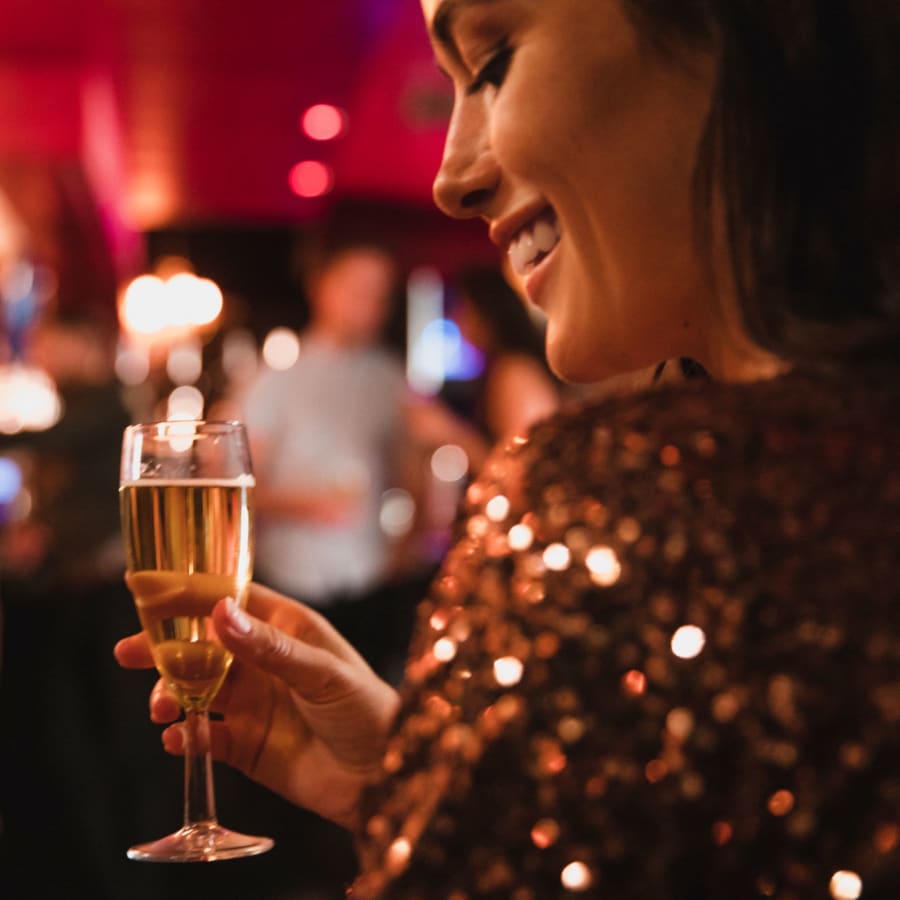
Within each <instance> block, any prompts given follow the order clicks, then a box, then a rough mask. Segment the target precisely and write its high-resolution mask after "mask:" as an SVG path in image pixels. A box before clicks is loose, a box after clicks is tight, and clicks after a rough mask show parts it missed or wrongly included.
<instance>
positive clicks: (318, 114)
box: [301, 103, 345, 141]
mask: <svg viewBox="0 0 900 900" xmlns="http://www.w3.org/2000/svg"><path fill="white" fill-rule="evenodd" d="M344 124H345V119H344V114H343V112H341V110H339V109H338V108H337V107H336V106H332V105H331V104H330V103H317V104H316V105H315V106H311V107H310V108H309V109H308V110H306V112H305V113H303V118H302V119H301V125H302V127H303V133H304V134H305V135H306V136H307V137H308V138H312V139H313V140H314V141H330V140H333V139H334V138H336V137H338V136H339V135H340V134H342V133H343V131H344Z"/></svg>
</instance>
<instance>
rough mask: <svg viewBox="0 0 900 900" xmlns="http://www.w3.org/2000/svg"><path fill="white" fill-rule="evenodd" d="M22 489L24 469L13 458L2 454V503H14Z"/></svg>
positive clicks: (0, 460) (0, 472)
mask: <svg viewBox="0 0 900 900" xmlns="http://www.w3.org/2000/svg"><path fill="white" fill-rule="evenodd" d="M21 489H22V470H21V469H20V468H19V467H18V466H17V465H16V463H14V462H13V461H12V460H11V459H9V458H8V457H5V456H0V503H3V504H6V503H12V501H13V500H15V499H16V497H17V496H18V493H19V491H20V490H21Z"/></svg>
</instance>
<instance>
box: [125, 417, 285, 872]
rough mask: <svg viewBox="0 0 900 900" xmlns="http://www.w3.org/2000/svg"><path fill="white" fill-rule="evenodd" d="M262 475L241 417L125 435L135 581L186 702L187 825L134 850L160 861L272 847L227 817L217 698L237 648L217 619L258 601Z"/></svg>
mask: <svg viewBox="0 0 900 900" xmlns="http://www.w3.org/2000/svg"><path fill="white" fill-rule="evenodd" d="M253 485H254V480H253V472H252V469H251V465H250V451H249V445H248V442H247V434H246V430H245V429H244V426H243V425H242V424H241V423H239V422H200V421H196V422H185V421H171V422H156V423H152V424H142V425H132V426H130V427H128V428H126V429H125V434H124V438H123V441H122V468H121V477H120V482H119V499H120V505H121V512H122V532H123V537H124V540H125V553H126V563H127V571H126V575H125V578H126V581H127V583H128V587H129V588H130V590H131V592H132V594H133V595H134V602H135V606H136V607H137V612H138V616H139V617H140V620H141V625H142V627H143V629H144V632H145V634H146V635H147V637H148V639H149V641H150V646H151V649H152V652H153V659H154V662H155V663H156V668H157V669H158V671H159V673H160V675H161V676H162V677H163V678H164V679H165V680H166V682H167V683H168V685H169V687H170V688H171V689H172V691H173V692H174V694H175V696H176V697H177V698H178V701H179V702H180V703H181V705H182V707H183V709H184V732H185V747H184V822H183V825H182V827H181V828H180V829H179V830H178V831H175V832H174V833H173V834H170V835H168V836H166V837H163V838H160V839H159V840H156V841H152V842H150V843H146V844H139V845H136V846H134V847H131V848H130V849H129V850H128V857H129V858H130V859H137V860H149V861H157V862H195V861H197V862H200V861H204V862H210V861H213V860H219V859H232V858H235V857H241V856H253V855H255V854H258V853H265V852H266V851H267V850H269V849H270V848H271V847H272V843H273V842H272V840H271V839H270V838H267V837H255V836H252V835H244V834H239V833H237V832H234V831H230V830H228V829H227V828H223V827H222V826H221V825H219V823H218V820H217V819H216V807H215V795H214V790H213V774H212V756H211V754H210V745H209V736H210V731H209V705H210V703H211V702H212V700H213V698H214V697H215V695H216V693H217V691H218V690H219V688H220V687H221V685H222V682H223V681H224V680H225V676H226V674H227V673H228V668H229V666H230V665H231V654H230V653H229V652H228V651H227V650H226V649H225V648H224V647H223V646H222V645H221V644H220V643H219V641H218V639H217V637H216V634H215V630H214V629H213V627H212V624H211V622H210V619H209V615H210V613H211V611H212V608H213V606H215V604H216V602H217V601H218V600H220V599H221V598H222V597H225V596H231V597H234V599H235V600H236V601H237V602H238V603H239V604H240V605H241V606H245V605H246V602H247V588H248V585H249V582H250V579H251V576H252V568H253V515H252V495H253Z"/></svg>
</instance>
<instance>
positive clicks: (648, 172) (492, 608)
mask: <svg viewBox="0 0 900 900" xmlns="http://www.w3.org/2000/svg"><path fill="white" fill-rule="evenodd" d="M423 9H424V12H425V18H426V21H427V23H428V27H429V30H430V33H431V35H432V39H433V43H434V46H435V53H436V56H437V59H438V62H439V64H440V66H441V67H442V68H443V69H444V70H445V71H446V72H447V73H448V75H449V77H450V78H451V79H452V81H453V84H454V89H455V106H454V113H453V117H452V121H451V125H450V130H449V134H448V137H447V145H446V152H445V155H444V160H443V163H442V166H441V169H440V172H439V173H438V176H437V181H436V185H435V194H436V198H437V201H438V203H439V204H440V206H441V207H442V208H443V209H444V210H445V211H446V212H448V213H449V214H450V215H454V216H480V217H482V218H484V219H485V221H486V222H487V224H488V227H489V230H490V234H491V237H492V238H493V239H494V240H495V241H496V243H497V244H498V246H499V247H500V248H501V249H502V250H504V251H505V252H507V253H509V255H510V258H511V261H512V263H513V265H514V267H515V269H516V271H517V273H518V274H519V276H520V277H521V278H522V280H523V283H524V285H525V290H526V292H527V295H528V297H529V298H530V300H531V301H532V302H534V303H535V304H537V305H538V306H539V307H540V308H541V309H542V310H543V311H544V312H545V313H546V316H547V322H548V327H547V352H548V358H549V361H550V363H551V365H552V367H553V368H554V370H555V371H556V372H557V374H559V375H560V376H562V377H564V378H567V379H570V380H575V379H581V380H588V381H594V380H597V379H599V378H602V377H605V376H607V375H613V374H615V373H618V372H625V371H630V370H635V369H639V368H641V367H646V366H651V365H654V364H655V363H656V361H658V360H660V359H666V358H676V357H689V358H691V359H694V360H696V361H697V362H698V363H700V364H701V365H702V366H703V367H704V368H705V369H706V370H707V371H708V372H709V373H710V375H711V376H712V380H711V381H709V382H706V381H702V382H696V381H695V382H693V383H691V384H689V385H683V386H679V387H677V388H673V389H669V390H665V389H660V390H657V391H654V392H650V393H645V394H642V395H640V396H637V397H633V398H615V397H613V398H610V399H609V400H608V401H605V402H603V403H601V404H599V405H597V406H595V407H589V408H585V409H583V410H582V411H581V412H579V413H578V414H575V415H562V416H559V417H557V418H556V420H554V421H553V422H551V423H548V424H546V425H541V426H539V427H537V428H536V429H535V430H534V431H533V432H532V434H531V436H530V439H529V440H528V441H527V442H526V443H524V444H520V445H517V446H515V447H514V448H512V449H510V450H509V451H508V452H507V453H506V454H505V455H503V456H501V457H500V458H498V459H497V460H495V461H494V462H492V463H489V464H488V465H487V466H486V468H485V470H484V474H483V475H482V477H481V478H480V479H479V480H478V482H477V483H476V484H475V485H473V486H472V488H471V489H470V491H469V495H468V509H467V513H468V516H467V520H466V523H465V529H464V533H463V535H462V537H461V538H460V541H459V543H458V544H457V545H456V546H455V547H454V549H453V550H452V551H451V553H450V554H449V557H448V559H447V561H446V564H445V569H444V572H443V574H442V575H441V576H439V577H438V579H437V581H436V582H435V584H434V587H433V589H432V591H431V594H430V596H429V598H428V599H427V600H426V602H425V603H424V604H423V606H422V608H421V611H420V617H419V625H418V630H417V635H416V637H415V640H414V643H413V650H412V655H411V657H410V661H409V663H408V667H407V680H406V683H405V685H404V687H403V688H402V700H401V699H400V698H399V697H398V696H397V695H395V694H394V692H393V691H391V690H390V688H388V687H387V686H386V685H384V684H382V683H381V682H379V681H378V680H377V679H376V678H374V677H373V676H372V675H371V673H369V672H368V671H367V670H366V668H365V667H364V665H363V664H362V663H361V661H360V660H359V658H358V657H357V656H356V654H355V653H354V652H353V651H352V649H351V648H349V647H348V646H347V645H346V644H344V643H343V642H341V641H340V639H339V638H338V637H337V636H336V635H335V634H334V633H333V632H332V631H330V630H329V629H328V628H327V627H326V626H325V625H324V623H323V622H322V621H321V620H320V619H319V618H318V617H317V616H316V615H315V614H314V613H312V612H310V611H304V610H303V607H300V606H296V605H293V604H292V603H289V602H288V601H286V600H285V599H283V598H281V597H279V596H277V595H273V594H271V593H269V592H266V591H264V590H261V589H255V590H254V591H253V593H252V596H251V600H250V613H251V615H246V614H244V613H242V612H241V611H239V610H237V609H236V608H235V606H234V604H233V603H231V602H230V601H227V600H226V601H223V602H221V603H220V604H219V605H218V606H217V608H216V610H215V613H214V620H215V623H216V627H217V628H218V630H219V633H220V635H221V637H222V640H223V641H224V642H225V643H226V644H227V646H228V647H230V648H231V649H232V650H233V651H234V653H235V655H236V657H237V658H238V660H239V661H240V662H239V664H238V665H237V666H236V667H235V670H234V672H233V677H232V678H231V679H230V683H229V685H228V686H227V689H226V690H225V691H224V692H223V694H222V698H221V699H222V707H221V711H222V712H223V713H224V716H225V718H224V721H223V722H222V723H220V724H219V725H218V727H217V731H216V735H215V741H216V754H217V756H218V757H219V758H221V759H224V760H226V761H227V762H229V763H231V764H232V765H236V766H238V767H239V768H242V769H243V770H244V771H245V772H247V773H248V774H249V775H251V776H252V777H253V778H255V779H256V780H258V781H260V782H262V783H264V784H267V785H269V786H270V787H272V788H273V789H275V790H277V791H279V792H281V793H282V794H284V795H285V796H287V797H289V798H291V799H292V800H294V801H295V802H297V803H300V804H303V805H306V806H309V807H311V808H313V809H315V810H317V811H318V812H320V813H321V814H322V815H325V816H327V817H329V818H331V819H333V820H335V821H339V822H341V823H343V824H346V825H347V826H348V827H353V828H355V829H357V834H358V837H359V846H360V858H361V862H362V874H361V877H360V879H359V881H358V883H357V885H356V887H355V890H354V895H355V896H360V897H370V896H382V895H383V896H390V897H428V898H437V897H474V896H493V897H515V898H518V900H525V898H541V900H543V898H548V897H556V896H568V895H570V894H571V893H579V892H580V893H583V894H585V895H588V896H615V897H618V898H627V897H648V898H659V897H685V898H688V897H690V898H695V897H715V898H722V897H729V898H736V897H759V896H780V897H825V896H831V897H834V898H855V897H857V896H859V894H860V892H861V891H862V890H863V889H865V896H866V897H869V896H876V897H895V896H898V895H900V861H898V857H897V852H896V848H897V847H898V845H900V817H898V814H897V811H896V810H897V807H896V784H897V783H898V782H900V740H898V736H897V728H896V722H897V720H898V718H900V713H898V709H900V688H898V687H897V685H900V652H898V647H900V632H898V625H897V624H896V622H897V616H896V611H895V609H894V604H895V601H896V599H897V597H896V594H897V584H898V566H897V554H896V546H897V538H898V537H900V534H898V519H900V516H898V511H900V488H898V482H897V470H896V460H897V458H898V448H900V433H898V426H897V423H896V410H897V408H900V405H898V400H900V397H898V394H900V389H898V379H897V359H898V354H897V348H898V338H897V335H898V321H897V320H898V304H897V297H898V287H900V274H898V273H900V266H898V247H900V241H898V234H897V229H898V222H900V216H898V191H897V186H898V179H897V160H898V158H900V154H898V149H900V147H898V143H900V141H898V131H900V125H898V115H900V103H898V102H897V100H898V97H897V91H898V85H900V76H898V72H897V66H898V59H900V54H898V52H897V50H898V30H900V25H898V12H897V11H896V9H895V8H894V7H893V6H890V7H889V5H888V4H876V3H868V2H867V3H862V2H858V0H853V2H851V0H845V2H841V0H805V2H800V0H798V2H796V3H790V4H786V3H784V2H783V0H752V2H750V0H746V2H743V0H728V2H725V0H721V2H713V0H706V2H701V0H691V2H687V0H686V2H682V3H679V4H660V3H657V2H651V0H554V2H553V3H547V2H545V0H440V2H439V0H423ZM117 654H118V658H119V660H120V662H122V664H124V665H130V666H148V665H149V664H150V659H149V655H148V653H147V651H146V646H145V644H144V643H143V641H142V640H141V638H140V637H139V636H135V637H132V638H128V639H126V640H125V641H123V642H121V643H120V644H119V645H118V648H117ZM151 708H152V714H153V717H154V718H155V719H156V720H157V721H160V722H165V721H171V720H172V719H173V718H174V717H175V715H176V714H177V708H176V707H175V706H174V705H173V702H172V700H171V698H169V697H168V696H167V695H166V693H165V690H164V689H163V688H162V687H159V686H158V687H157V688H156V690H155V691H154V694H153V698H152V704H151ZM398 709H399V712H398ZM164 741H165V744H166V747H167V748H168V749H169V750H170V751H172V752H176V753H177V752H178V750H179V746H180V732H179V730H178V726H172V727H170V728H169V729H167V730H166V731H165V732H164ZM370 781H371V782H374V784H373V785H372V786H370V787H369V788H368V789H367V790H365V791H364V786H365V785H366V783H367V782H370Z"/></svg>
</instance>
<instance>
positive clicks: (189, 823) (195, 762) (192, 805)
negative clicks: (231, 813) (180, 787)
mask: <svg viewBox="0 0 900 900" xmlns="http://www.w3.org/2000/svg"><path fill="white" fill-rule="evenodd" d="M217 824H218V823H217V821H216V798H215V791H214V789H213V767H212V753H211V752H210V744H209V713H208V712H207V711H206V710H205V709H196V708H193V707H189V708H188V709H186V710H185V719H184V827H185V828H197V827H198V826H208V827H214V826H216V825H217Z"/></svg>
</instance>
